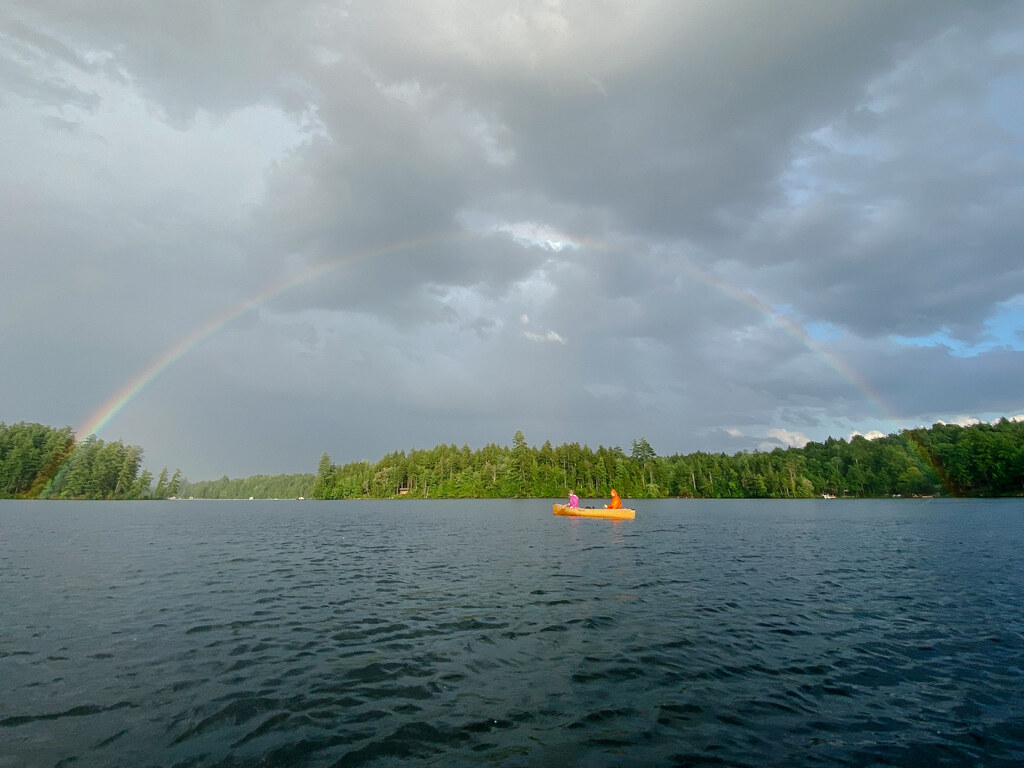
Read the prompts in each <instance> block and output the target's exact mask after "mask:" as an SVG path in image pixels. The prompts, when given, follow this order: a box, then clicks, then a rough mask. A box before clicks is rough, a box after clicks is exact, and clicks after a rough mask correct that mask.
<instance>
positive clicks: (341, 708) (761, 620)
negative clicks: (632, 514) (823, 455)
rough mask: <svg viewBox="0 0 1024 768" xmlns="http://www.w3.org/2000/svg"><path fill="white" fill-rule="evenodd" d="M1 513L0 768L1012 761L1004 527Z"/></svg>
mask: <svg viewBox="0 0 1024 768" xmlns="http://www.w3.org/2000/svg"><path fill="white" fill-rule="evenodd" d="M637 507H638V512H637V518H636V520H627V521H612V520H600V519H581V518H566V517H554V516H552V515H551V512H550V509H551V507H550V503H549V502H539V501H538V502H504V501H488V502H454V503H446V502H421V501H411V500H403V501H400V502H338V503H333V502H321V503H318V502H153V503H138V504H134V503H127V502H116V503H112V504H107V503H87V502H81V503H78V502H75V503H47V502H30V503H24V502H0V533H2V538H0V610H2V611H3V621H2V623H0V680H2V681H3V688H2V691H3V692H2V693H0V743H2V744H3V745H4V747H3V749H2V750H0V767H3V766H23V765H30V766H31V765H68V764H71V763H74V764H75V765H96V766H109V765H181V766H185V765H196V766H198V765H203V766H205V765H218V766H235V765H251V764H267V765H275V766H287V765H310V766H312V765H316V766H320V765H338V766H358V765H391V764H395V763H397V762H399V761H401V762H414V763H421V764H436V765H446V766H447V765H453V764H454V765H480V764H490V765H509V766H513V765H516V766H518V765H565V764H586V765H623V764H631V765H635V764H650V765H673V764H712V763H716V764H726V765H780V766H782V765H787V766H788V765H820V764H841V765H874V764H899V765H935V764H947V765H962V764H970V765H974V764H977V765H1007V766H1008V765H1019V764H1022V762H1024V717H1022V715H1021V711H1020V708H1019V697H1020V691H1021V690H1024V664H1022V659H1024V616H1022V612H1021V609H1020V596H1021V595H1022V594H1024V567H1022V566H1024V503H1021V502H1019V501H1005V502H1003V501H987V502H962V501H961V502H944V501H932V502H917V501H910V500H905V501H900V502H864V503H861V502H848V501H845V500H842V501H841V500H837V501H828V502H823V501H808V502H798V503H786V502H700V501H661V502H638V503H637Z"/></svg>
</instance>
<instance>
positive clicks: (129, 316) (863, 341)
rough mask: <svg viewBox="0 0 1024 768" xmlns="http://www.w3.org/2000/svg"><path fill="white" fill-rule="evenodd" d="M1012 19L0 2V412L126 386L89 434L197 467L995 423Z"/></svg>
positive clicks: (94, 415)
mask: <svg viewBox="0 0 1024 768" xmlns="http://www.w3.org/2000/svg"><path fill="white" fill-rule="evenodd" d="M1022 22H1024V3H1021V2H1019V0H1015V1H1007V2H995V3H987V4H985V5H984V7H970V8H968V7H964V6H963V4H961V3H954V2H944V1H943V2H928V3H924V2H915V3H902V4H899V5H893V4H892V3H884V2H874V1H870V2H848V3H839V4H821V3H818V2H811V1H810V0H807V1H806V2H804V1H797V0H791V1H790V2H784V3H776V4H759V5H758V4H750V3H738V2H711V1H710V0H708V1H707V2H691V3H686V4H679V3H675V2H657V1H655V0H650V1H649V2H634V1H632V0H631V2H621V3H620V2H609V3H602V4H594V3H590V2H572V1H570V0H565V1H563V2H558V1H557V0H537V2H524V3H518V4H514V5H509V4H507V3H499V2H474V3H456V4H453V3H450V2H440V0H439V1H438V2H416V3H411V2H405V1H404V0H387V1H382V2H376V3H372V4H370V3H358V4H351V3H341V2H306V3H283V2H269V1H268V2H245V3H240V2H239V3H215V4H210V3H205V2H187V3H174V4H169V5H167V4H161V5H153V6H150V5H141V6H140V5H139V4H137V3H129V2H102V3H90V4H88V5H82V4H80V3H73V2H66V1H65V2H49V1H48V0H42V1H37V2H33V3H23V2H14V3H8V4H7V5H5V6H4V8H3V9H2V10H0V40H2V41H3V45H2V46H0V50H2V51H3V53H0V73H2V74H3V77H2V78H0V128H2V129H3V132H4V135H5V136H6V137H10V138H9V140H7V141H5V143H4V145H3V149H2V150H0V152H3V157H2V162H0V169H2V170H0V174H2V181H3V184H2V186H0V196H2V202H3V205H2V206H0V253H2V254H3V268H4V280H2V281H0V355H2V358H3V359H4V360H5V365H4V366H3V367H2V370H0V419H2V420H4V421H7V422H10V421H17V420H21V419H27V420H34V421H41V422H44V423H50V424H57V425H62V424H65V423H70V424H72V425H73V426H76V427H81V426H83V425H86V424H89V423H90V419H92V420H93V421H94V422H95V421H96V419H98V418H99V417H100V416H102V415H103V411H102V406H103V404H104V403H105V402H107V401H108V400H109V399H110V398H111V397H112V396H113V395H114V394H115V393H117V392H118V391H122V390H124V389H125V388H126V387H128V386H129V385H131V384H132V383H133V382H135V383H137V384H138V386H137V387H135V389H134V390H133V394H132V395H131V397H130V398H129V399H128V401H127V404H126V405H124V406H123V407H122V408H120V410H118V411H117V412H116V413H115V412H113V411H111V412H108V413H107V414H106V415H107V416H109V418H108V419H105V420H103V421H102V424H101V427H102V430H103V434H101V436H103V437H108V438H115V439H116V438H117V437H123V438H124V439H126V440H128V441H130V442H136V443H140V444H142V445H143V446H144V447H146V449H147V457H148V458H147V461H148V462H149V463H151V464H155V465H157V466H159V465H162V464H165V463H166V464H169V465H172V466H181V467H182V468H183V469H184V470H185V472H186V474H187V475H188V476H189V477H191V478H193V479H199V478H203V477H216V476H219V475H220V474H223V473H228V474H233V475H238V474H251V473H254V472H277V471H288V472H290V471H303V470H308V471H311V470H312V468H313V467H314V466H315V461H316V458H317V457H318V456H319V454H320V453H321V452H322V451H324V450H326V451H328V452H330V453H331V454H332V456H333V457H334V458H335V459H336V460H339V461H346V460H350V459H358V458H369V459H373V458H376V457H378V456H380V455H382V454H383V453H385V452H388V451H390V450H393V449H396V448H408V447H413V446H417V447H429V446H432V445H434V444H437V443H440V442H446V443H450V442H454V443H456V444H459V445H461V444H464V443H465V444H469V445H471V446H479V445H483V444H486V443H489V442H499V443H504V442H507V441H508V440H509V439H510V437H511V434H512V433H513V432H514V431H515V430H516V429H523V430H524V431H525V432H526V435H527V438H528V439H529V440H531V441H535V442H537V443H542V442H543V441H544V440H548V439H550V440H551V441H552V442H555V443H558V442H564V441H579V442H586V443H589V444H591V445H597V444H611V445H614V444H618V445H622V446H624V447H627V448H628V446H629V444H630V441H631V440H632V439H634V438H636V437H639V436H641V435H642V436H646V437H647V439H648V440H650V441H651V443H652V445H653V446H654V447H655V449H656V450H657V451H659V452H660V453H663V454H667V453H672V452H677V451H691V450H698V449H707V450H730V451H732V450H741V449H751V448H759V447H771V446H774V445H781V444H792V443H800V442H801V441H802V440H806V439H823V438H824V437H826V436H827V435H835V436H845V435H848V434H850V433H851V432H853V431H859V432H862V433H867V432H869V431H871V430H873V429H881V430H882V431H891V430H894V429H898V428H900V427H903V426H912V425H916V424H919V423H931V422H932V421H934V420H937V419H946V420H952V419H958V418H965V417H972V416H974V417H982V418H986V417H991V416H998V415H1003V414H1007V415H1012V413H1018V412H1020V411H1022V410H1024V401H1021V400H1020V397H1019V394H1018V393H1017V392H1015V388H1014V386H1013V382H1016V381H1018V380H1019V379H1020V378H1021V374H1024V357H1022V355H1024V351H1022V350H1024V344H1022V341H1021V331H1022V326H1021V322H1022V321H1021V316H1022V315H1021V312H1020V310H1019V306H1020V302H1021V301H1022V299H1021V297H1022V296H1024V267H1022V266H1021V261H1020V257H1019V255H1020V249H1021V243H1022V242H1024V231H1022V225H1021V217H1020V215H1019V211H1020V210H1021V208H1022V202H1024V201H1022V199H1021V194H1022V193H1021V190H1022V188H1024V184H1022V181H1024V136H1022V132H1021V125H1022V119H1024V114H1022V112H1021V107H1020V106H1019V98H1017V95H1018V94H1019V92H1020V90H1021V88H1024V36H1022V35H1021V33H1020V32H1019V30H1020V29H1022V28H1024V23H1022ZM1011 412H1012V413H1011Z"/></svg>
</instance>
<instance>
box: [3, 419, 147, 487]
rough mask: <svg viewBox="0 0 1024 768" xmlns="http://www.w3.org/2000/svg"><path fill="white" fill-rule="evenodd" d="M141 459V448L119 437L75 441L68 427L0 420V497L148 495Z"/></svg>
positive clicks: (92, 437)
mask: <svg viewBox="0 0 1024 768" xmlns="http://www.w3.org/2000/svg"><path fill="white" fill-rule="evenodd" d="M141 463H142V449H141V448H140V447H138V446H137V445H125V444H124V443H123V442H121V441H120V440H118V441H116V442H112V443H104V442H103V441H102V440H100V439H98V438H97V437H96V436H95V435H90V436H89V437H88V438H86V440H85V441H84V442H82V443H79V444H77V445H76V444H75V437H74V435H73V434H72V432H71V427H63V428H62V429H54V428H53V427H46V426H43V425H42V424H26V423H24V422H20V423H18V424H12V425H11V426H7V425H6V424H3V423H0V498H23V499H36V498H53V499H134V498H148V497H149V482H150V480H151V479H152V478H151V477H147V475H146V474H145V473H144V474H143V477H142V478H140V477H139V474H138V473H139V467H140V465H141ZM141 479H145V483H141V482H140V480H141Z"/></svg>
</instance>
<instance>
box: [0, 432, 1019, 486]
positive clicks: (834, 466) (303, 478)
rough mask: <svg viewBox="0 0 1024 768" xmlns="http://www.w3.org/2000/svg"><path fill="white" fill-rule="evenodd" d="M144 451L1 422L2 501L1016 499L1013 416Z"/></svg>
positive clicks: (1016, 452) (1016, 438)
mask: <svg viewBox="0 0 1024 768" xmlns="http://www.w3.org/2000/svg"><path fill="white" fill-rule="evenodd" d="M142 457H143V450H142V448H140V447H139V446H135V445H125V444H124V442H122V441H121V440H117V441H114V442H104V441H103V440H100V439H98V438H97V437H96V436H95V435H90V436H89V437H88V438H86V439H85V440H84V441H82V442H76V440H75V436H74V434H73V433H72V430H71V428H70V427H64V428H61V429H55V428H53V427H46V426H43V425H40V424H26V423H24V422H21V423H18V424H13V425H11V426H7V425H6V424H3V423H2V422H0V498H42V499H166V498H172V497H185V498H187V497H194V498H197V499H198V498H207V499H248V498H250V497H251V498H257V499H267V498H300V497H304V498H316V499H360V498H379V499H389V498H429V499H456V498H560V497H565V496H567V495H568V493H569V491H570V490H575V491H576V493H577V494H578V495H579V496H580V497H581V499H606V498H607V497H608V495H609V492H610V490H611V489H612V488H615V489H616V490H617V491H618V492H619V494H620V495H621V496H622V497H623V498H664V497H692V498H765V499H767V498H814V497H820V496H830V497H831V496H835V497H854V498H881V497H892V496H954V497H971V496H973V497H995V496H1024V421H1017V420H1010V419H1000V420H999V421H997V422H995V423H994V424H987V423H979V424H974V425H971V426H966V427H964V426H957V425H953V424H941V423H940V424H935V425H933V426H932V427H930V428H920V429H910V430H903V431H901V432H899V433H895V434H891V435H888V436H886V437H881V438H878V439H875V440H869V439H867V438H864V437H861V436H859V435H858V436H854V437H853V438H851V439H850V440H846V439H842V438H840V439H835V438H831V437H830V438H828V439H827V440H825V441H824V442H822V443H815V442H810V443H807V444H806V445H805V446H804V447H803V448H787V449H783V448H777V449H775V450H773V451H770V452H761V451H755V452H746V451H744V452H740V453H736V454H733V455H728V454H725V453H705V452H702V451H698V452H696V453H691V454H686V455H678V454H677V455H672V456H658V455H657V454H656V453H655V451H654V449H653V448H652V447H651V445H650V444H649V443H648V442H647V440H645V439H644V438H639V439H637V440H634V441H633V443H632V446H631V450H630V452H629V453H628V454H627V453H626V452H625V451H623V450H622V449H621V448H619V447H612V448H605V447H603V446H602V447H598V448H597V449H596V450H593V449H591V448H589V447H588V446H586V445H583V446H581V445H580V444H579V443H568V444H563V445H559V446H557V447H554V446H552V445H551V443H550V442H545V443H544V444H543V445H542V446H541V447H539V448H538V447H536V446H531V445H529V444H528V443H527V441H526V437H525V436H524V435H523V433H522V432H521V431H520V432H516V433H515V435H513V438H512V446H511V447H509V446H499V445H496V444H491V445H487V446H485V447H483V448H480V449H477V450H472V449H470V448H469V447H468V446H463V447H462V448H457V447H456V446H455V445H438V446H436V447H434V448H431V449H429V450H411V451H408V452H406V451H395V452H393V453H390V454H388V455H387V456H384V457H383V458H381V459H380V460H379V461H377V462H375V463H370V462H369V461H360V462H352V463H347V464H343V465H336V464H334V463H332V462H331V459H330V457H329V456H328V455H327V454H326V453H325V454H323V456H321V457H320V462H319V466H318V467H317V471H316V473H315V474H294V475H254V476H252V477H248V478H239V479H229V478H228V477H226V476H225V477H222V478H221V479H220V480H209V481H200V482H189V481H188V480H186V479H185V478H183V477H182V476H181V472H180V471H175V472H174V473H173V475H170V476H169V475H168V471H167V468H166V467H165V468H164V469H163V470H162V471H161V472H160V475H159V477H158V478H156V483H155V485H154V478H153V475H152V473H150V472H149V471H148V470H145V469H143V468H142Z"/></svg>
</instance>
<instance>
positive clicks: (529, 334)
mask: <svg viewBox="0 0 1024 768" xmlns="http://www.w3.org/2000/svg"><path fill="white" fill-rule="evenodd" d="M523 336H525V337H526V338H528V339H529V340H530V341H536V342H538V343H541V344H548V343H554V344H565V339H563V338H562V337H561V336H560V335H558V334H557V333H556V332H555V331H547V332H546V333H534V332H533V331H523Z"/></svg>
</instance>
